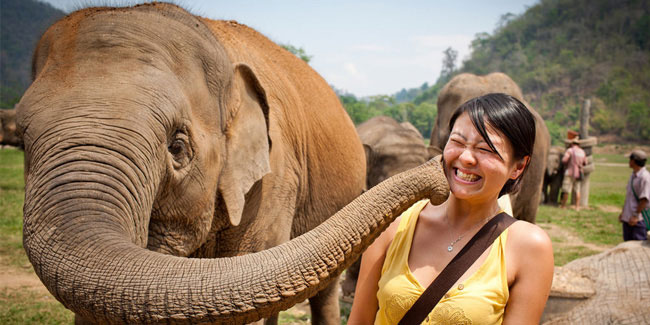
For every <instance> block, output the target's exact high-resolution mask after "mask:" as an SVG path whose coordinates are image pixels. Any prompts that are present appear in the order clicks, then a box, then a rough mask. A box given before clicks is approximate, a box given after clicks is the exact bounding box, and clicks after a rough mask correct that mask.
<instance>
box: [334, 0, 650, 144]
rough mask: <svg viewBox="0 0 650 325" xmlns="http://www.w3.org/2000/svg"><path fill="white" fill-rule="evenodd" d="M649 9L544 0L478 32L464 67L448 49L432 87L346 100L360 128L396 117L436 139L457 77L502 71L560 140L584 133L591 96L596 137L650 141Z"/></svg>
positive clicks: (597, 0) (623, 1)
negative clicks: (441, 102) (438, 113)
mask: <svg viewBox="0 0 650 325" xmlns="http://www.w3.org/2000/svg"><path fill="white" fill-rule="evenodd" d="M649 7H650V1H648V0H541V1H540V2H539V3H538V4H536V5H534V6H532V7H530V8H528V9H527V10H526V12H524V13H523V14H521V15H512V14H505V15H503V17H502V19H501V21H500V22H499V24H498V26H499V27H498V28H496V29H495V31H494V32H493V33H492V34H488V33H481V34H477V35H476V38H475V39H474V41H473V42H472V44H471V55H470V57H469V58H468V59H467V60H466V61H464V62H463V63H462V64H461V66H460V67H458V68H457V67H455V66H454V65H455V63H454V59H455V57H454V55H455V54H454V52H455V51H453V50H451V51H450V49H447V50H446V51H445V55H446V57H445V61H443V71H442V73H441V75H440V77H438V79H437V82H436V83H435V84H434V85H432V86H430V87H428V88H426V89H423V87H424V86H428V85H426V84H425V85H423V87H419V88H413V89H410V90H406V89H403V90H401V91H400V92H398V93H396V94H395V95H393V96H375V97H371V98H367V99H364V100H356V99H355V98H354V96H351V95H349V94H340V96H341V99H342V101H343V103H344V105H345V106H346V108H348V111H349V112H350V115H351V116H352V119H353V120H354V121H355V122H357V123H359V122H362V121H363V120H364V119H365V118H368V117H372V116H373V115H377V114H383V115H389V116H392V117H394V118H396V119H398V120H400V121H402V120H404V119H408V120H410V121H411V123H413V124H414V125H416V127H418V129H419V130H420V132H422V134H423V135H424V136H425V137H429V135H430V133H431V125H432V121H433V119H434V118H435V109H436V107H435V103H436V100H437V96H438V92H439V91H440V89H442V86H444V84H445V83H446V82H447V81H448V80H449V79H450V78H451V77H453V76H454V75H456V74H458V73H461V72H471V73H474V74H481V75H482V74H487V73H490V72H495V71H501V72H505V73H506V74H508V75H509V76H510V77H511V78H512V79H514V80H515V82H517V84H519V86H520V87H521V88H522V90H523V92H524V97H525V98H526V100H527V101H528V102H529V103H530V104H531V106H533V107H534V108H535V109H536V110H537V111H538V112H540V114H541V115H542V116H543V117H544V119H545V120H546V124H547V126H548V127H549V131H550V132H551V135H552V137H553V139H554V142H555V143H559V142H560V140H561V139H562V138H563V137H565V136H566V131H567V129H574V130H578V114H579V110H580V106H581V104H582V102H583V101H584V99H587V98H588V99H591V101H592V108H591V114H592V116H591V126H592V128H591V132H592V134H593V135H599V136H602V139H606V138H609V139H612V141H640V142H646V143H650V12H649ZM449 54H452V55H451V56H450V55H449ZM432 78H435V76H432ZM404 99H406V100H407V101H405V100H404ZM432 107H433V108H432ZM426 109H433V110H434V112H433V116H431V114H428V115H427V114H424V111H425V110H426ZM605 135H608V136H607V137H606V136H605Z"/></svg>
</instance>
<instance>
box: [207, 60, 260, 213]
mask: <svg viewBox="0 0 650 325" xmlns="http://www.w3.org/2000/svg"><path fill="white" fill-rule="evenodd" d="M226 109H227V110H228V115H229V116H230V118H229V121H228V123H227V127H226V154H227V156H226V157H227V158H226V161H225V163H224V168H223V171H222V173H221V177H220V179H219V192H220V193H221V196H222V197H223V200H224V202H225V204H226V209H227V210H228V216H229V218H230V223H231V224H232V225H233V226H237V225H239V223H240V222H241V218H242V213H243V211H244V204H245V203H246V202H245V196H246V193H248V191H249V190H250V189H251V187H252V186H253V184H255V182H257V181H259V180H261V179H262V177H264V175H266V174H268V173H270V172H271V164H270V161H269V151H270V148H271V141H270V140H269V135H268V112H269V110H268V109H269V108H268V103H267V100H266V93H265V91H264V89H263V88H262V86H261V85H260V83H259V81H258V79H257V77H256V76H255V73H254V72H253V71H252V70H251V68H250V67H248V66H247V65H245V64H237V65H236V66H235V73H234V78H233V83H232V87H231V94H230V98H229V100H228V103H227V104H226Z"/></svg>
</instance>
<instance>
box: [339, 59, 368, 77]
mask: <svg viewBox="0 0 650 325" xmlns="http://www.w3.org/2000/svg"><path fill="white" fill-rule="evenodd" d="M343 70H345V72H347V74H348V75H349V76H350V77H353V78H355V79H359V78H362V77H363V76H362V75H361V74H360V73H359V70H358V69H357V66H356V65H354V63H350V62H347V63H345V64H343Z"/></svg>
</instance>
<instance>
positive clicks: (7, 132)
mask: <svg viewBox="0 0 650 325" xmlns="http://www.w3.org/2000/svg"><path fill="white" fill-rule="evenodd" d="M0 145H2V146H12V147H22V139H21V138H20V137H19V136H18V134H16V110H15V109H0Z"/></svg>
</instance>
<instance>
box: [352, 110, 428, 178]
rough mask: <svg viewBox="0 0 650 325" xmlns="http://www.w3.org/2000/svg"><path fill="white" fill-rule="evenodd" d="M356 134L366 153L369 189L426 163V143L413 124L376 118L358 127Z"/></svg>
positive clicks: (386, 118) (389, 118)
mask: <svg viewBox="0 0 650 325" xmlns="http://www.w3.org/2000/svg"><path fill="white" fill-rule="evenodd" d="M357 134H358V135H359V138H360V139H361V143H363V147H364V149H365V152H366V186H367V188H372V187H373V186H375V185H377V184H379V183H381V182H382V181H384V180H385V179H387V178H389V177H391V176H393V175H396V174H399V173H401V172H403V171H405V170H408V169H411V168H414V167H417V166H419V165H421V164H423V163H424V162H425V161H427V157H428V153H427V148H426V145H425V144H424V139H423V138H422V135H421V134H420V133H419V132H418V131H417V129H416V128H415V127H413V125H412V124H411V123H408V122H406V124H405V123H398V122H397V121H395V120H394V119H393V118H391V117H388V116H375V117H373V118H371V119H369V120H367V121H366V122H363V123H361V124H359V125H358V126H357Z"/></svg>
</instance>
